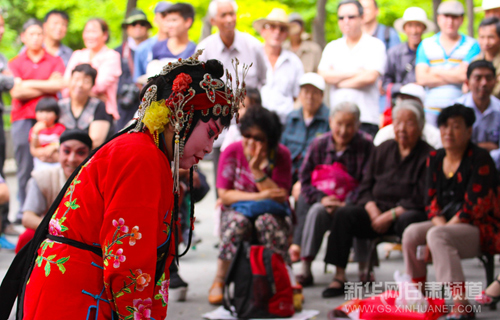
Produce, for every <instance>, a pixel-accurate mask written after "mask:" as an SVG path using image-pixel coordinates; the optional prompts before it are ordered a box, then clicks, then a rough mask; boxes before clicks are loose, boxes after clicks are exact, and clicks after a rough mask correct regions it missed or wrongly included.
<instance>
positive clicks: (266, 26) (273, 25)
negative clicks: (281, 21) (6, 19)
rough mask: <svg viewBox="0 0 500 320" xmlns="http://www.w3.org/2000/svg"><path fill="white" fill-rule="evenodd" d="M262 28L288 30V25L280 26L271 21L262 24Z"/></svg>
mask: <svg viewBox="0 0 500 320" xmlns="http://www.w3.org/2000/svg"><path fill="white" fill-rule="evenodd" d="M264 29H266V30H271V31H274V30H277V29H279V31H280V32H288V27H287V26H280V25H277V24H271V23H266V24H265V25H264Z"/></svg>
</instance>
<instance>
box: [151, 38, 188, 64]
mask: <svg viewBox="0 0 500 320" xmlns="http://www.w3.org/2000/svg"><path fill="white" fill-rule="evenodd" d="M195 51H196V43H194V42H192V41H189V43H188V45H187V46H186V49H184V51H182V52H181V53H179V54H173V53H172V52H171V51H170V49H169V48H168V39H166V40H163V41H158V42H156V43H155V44H154V45H153V49H152V53H153V60H164V59H169V60H170V59H171V60H172V61H173V60H176V59H179V58H182V59H187V58H189V57H191V56H192V55H193V54H194V53H195Z"/></svg>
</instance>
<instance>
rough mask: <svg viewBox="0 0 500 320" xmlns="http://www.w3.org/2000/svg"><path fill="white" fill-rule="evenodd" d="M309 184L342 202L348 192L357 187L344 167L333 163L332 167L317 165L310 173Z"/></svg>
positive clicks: (356, 183) (354, 180)
mask: <svg viewBox="0 0 500 320" xmlns="http://www.w3.org/2000/svg"><path fill="white" fill-rule="evenodd" d="M311 184H312V186H313V187H315V188H316V189H318V190H320V191H322V192H324V193H325V194H326V195H329V196H335V197H337V199H339V200H340V201H344V200H345V198H346V197H347V195H348V194H349V192H351V191H352V190H354V189H355V188H356V187H357V186H358V182H357V181H356V179H354V178H353V177H351V176H350V175H349V173H347V169H346V168H345V166H344V165H343V164H341V163H339V162H334V163H333V164H332V165H328V164H318V165H317V166H316V168H314V171H313V172H312V175H311Z"/></svg>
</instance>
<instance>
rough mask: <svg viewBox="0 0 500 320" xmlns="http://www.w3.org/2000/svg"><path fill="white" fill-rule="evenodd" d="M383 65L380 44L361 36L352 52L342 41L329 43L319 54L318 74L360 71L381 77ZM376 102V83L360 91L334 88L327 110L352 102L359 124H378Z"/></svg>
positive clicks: (370, 38)
mask: <svg viewBox="0 0 500 320" xmlns="http://www.w3.org/2000/svg"><path fill="white" fill-rule="evenodd" d="M385 63H386V54H385V46H384V44H383V43H382V41H380V40H379V39H377V38H375V37H372V36H370V35H368V34H363V35H362V36H361V39H360V40H359V42H358V43H357V44H356V45H355V46H354V47H353V48H352V49H350V48H349V47H348V46H347V43H346V38H345V37H342V38H340V39H337V40H334V41H332V42H330V43H329V44H328V45H327V46H326V47H325V49H324V50H323V55H322V56H321V61H320V63H319V67H318V70H322V71H327V70H330V69H333V70H337V71H343V72H353V71H356V70H359V69H364V70H374V71H377V72H378V73H379V74H384V69H385ZM379 98H380V93H379V90H378V88H377V83H376V82H375V83H373V84H371V85H368V86H366V87H363V88H361V89H351V88H342V89H339V88H337V87H336V86H334V85H332V86H330V107H333V106H335V105H336V104H337V103H339V102H344V101H349V102H353V103H355V104H356V105H357V106H358V107H359V110H360V111H361V122H363V123H371V124H375V125H376V124H378V123H379Z"/></svg>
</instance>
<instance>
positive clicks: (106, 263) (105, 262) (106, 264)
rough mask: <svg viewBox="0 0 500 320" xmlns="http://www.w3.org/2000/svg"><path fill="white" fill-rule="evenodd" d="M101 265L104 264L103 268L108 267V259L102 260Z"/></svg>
mask: <svg viewBox="0 0 500 320" xmlns="http://www.w3.org/2000/svg"><path fill="white" fill-rule="evenodd" d="M103 263H104V266H105V267H107V266H108V265H109V263H108V259H106V260H104V262H103Z"/></svg>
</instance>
